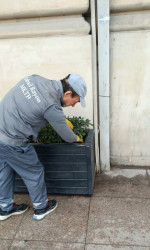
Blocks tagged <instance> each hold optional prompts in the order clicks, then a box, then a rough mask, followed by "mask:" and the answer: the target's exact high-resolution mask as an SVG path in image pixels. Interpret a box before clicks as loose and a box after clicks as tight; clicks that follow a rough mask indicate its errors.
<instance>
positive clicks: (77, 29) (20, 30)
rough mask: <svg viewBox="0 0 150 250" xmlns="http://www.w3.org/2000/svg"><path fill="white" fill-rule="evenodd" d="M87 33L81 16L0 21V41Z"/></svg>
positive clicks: (87, 28)
mask: <svg viewBox="0 0 150 250" xmlns="http://www.w3.org/2000/svg"><path fill="white" fill-rule="evenodd" d="M89 32H90V25H89V24H88V22H86V21H85V20H84V18H83V17H82V16H81V15H74V16H71V15H69V16H59V17H48V18H46V17H45V18H32V19H17V20H16V19H15V20H7V21H4V20H3V21H0V39H2V38H17V37H33V36H60V35H77V36H79V35H88V34H89Z"/></svg>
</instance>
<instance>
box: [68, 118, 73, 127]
mask: <svg viewBox="0 0 150 250" xmlns="http://www.w3.org/2000/svg"><path fill="white" fill-rule="evenodd" d="M66 122H67V124H68V126H69V128H71V129H73V124H72V123H71V122H70V121H69V120H68V119H66Z"/></svg>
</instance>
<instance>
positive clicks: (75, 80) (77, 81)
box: [67, 74, 87, 107]
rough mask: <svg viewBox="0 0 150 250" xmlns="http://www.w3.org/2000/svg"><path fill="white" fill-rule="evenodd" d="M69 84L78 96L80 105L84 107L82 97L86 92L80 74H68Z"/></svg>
mask: <svg viewBox="0 0 150 250" xmlns="http://www.w3.org/2000/svg"><path fill="white" fill-rule="evenodd" d="M67 81H68V82H69V84H70V86H71V87H72V88H73V89H74V91H75V92H76V93H77V95H78V96H80V103H81V106H82V107H85V100H84V97H85V95H86V92H87V88H86V84H85V82H84V80H83V78H82V77H81V76H79V75H78V74H70V76H69V78H68V79H67Z"/></svg>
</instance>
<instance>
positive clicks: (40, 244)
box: [10, 240, 84, 250]
mask: <svg viewBox="0 0 150 250" xmlns="http://www.w3.org/2000/svg"><path fill="white" fill-rule="evenodd" d="M10 249H11V250H15V249H30V250H32V249H40V250H42V249H45V250H46V249H51V250H60V249H65V250H84V244H80V243H56V242H48V241H28V240H22V241H19V240H14V241H13V244H12V246H11V248H10Z"/></svg>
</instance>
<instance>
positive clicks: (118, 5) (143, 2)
mask: <svg viewBox="0 0 150 250" xmlns="http://www.w3.org/2000/svg"><path fill="white" fill-rule="evenodd" d="M147 9H150V0H126V1H122V0H110V10H111V12H121V11H132V10H140V11H141V10H147Z"/></svg>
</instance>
